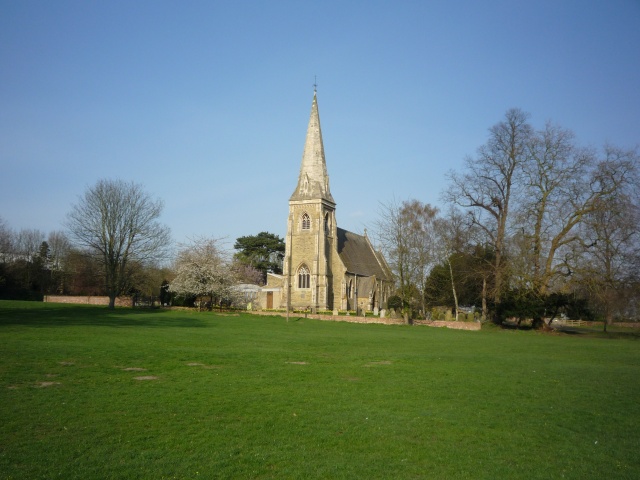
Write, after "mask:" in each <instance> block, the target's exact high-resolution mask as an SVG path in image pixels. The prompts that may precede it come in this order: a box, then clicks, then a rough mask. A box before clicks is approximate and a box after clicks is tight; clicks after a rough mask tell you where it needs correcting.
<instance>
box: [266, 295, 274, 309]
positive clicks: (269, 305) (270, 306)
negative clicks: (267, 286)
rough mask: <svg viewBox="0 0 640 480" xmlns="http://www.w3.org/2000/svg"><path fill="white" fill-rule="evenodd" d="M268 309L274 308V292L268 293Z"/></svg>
mask: <svg viewBox="0 0 640 480" xmlns="http://www.w3.org/2000/svg"><path fill="white" fill-rule="evenodd" d="M267 308H273V292H267Z"/></svg>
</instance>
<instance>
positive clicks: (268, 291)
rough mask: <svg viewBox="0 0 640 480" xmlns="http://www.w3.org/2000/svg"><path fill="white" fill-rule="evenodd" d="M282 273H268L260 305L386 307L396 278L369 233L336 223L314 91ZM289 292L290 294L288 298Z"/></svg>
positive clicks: (292, 206)
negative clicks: (361, 233)
mask: <svg viewBox="0 0 640 480" xmlns="http://www.w3.org/2000/svg"><path fill="white" fill-rule="evenodd" d="M285 243H286V251H285V257H284V265H283V274H282V275H275V274H269V275H267V285H266V286H265V287H264V288H263V289H262V291H261V293H260V304H261V306H262V308H268V309H270V308H286V307H287V306H290V307H291V308H294V309H303V308H308V309H309V310H311V311H314V312H315V311H318V310H332V311H333V310H356V309H358V310H365V311H372V310H378V309H381V308H385V307H386V302H387V299H388V297H389V295H390V294H391V290H392V288H393V278H392V274H391V271H390V269H389V267H388V266H387V263H386V261H385V259H384V258H383V256H382V254H381V253H380V252H378V251H376V250H375V249H374V247H373V245H372V244H371V242H370V241H369V238H368V237H367V233H366V230H365V232H364V235H358V234H355V233H352V232H349V231H347V230H344V229H342V228H338V226H337V223H336V203H335V201H334V199H333V196H332V195H331V191H330V190H329V175H328V174H327V165H326V160H325V156H324V145H323V143H322V130H321V128H320V115H319V113H318V100H317V94H316V92H314V95H313V103H312V105H311V116H310V118H309V126H308V128H307V138H306V141H305V145H304V152H303V154H302V163H301V166H300V175H299V177H298V185H297V186H296V189H295V191H294V192H293V194H292V195H291V198H290V199H289V218H288V223H287V237H286V239H285ZM287 297H290V300H289V301H288V300H287Z"/></svg>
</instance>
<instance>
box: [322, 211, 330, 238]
mask: <svg viewBox="0 0 640 480" xmlns="http://www.w3.org/2000/svg"><path fill="white" fill-rule="evenodd" d="M324 233H325V235H331V218H330V217H329V214H328V213H327V214H325V216H324Z"/></svg>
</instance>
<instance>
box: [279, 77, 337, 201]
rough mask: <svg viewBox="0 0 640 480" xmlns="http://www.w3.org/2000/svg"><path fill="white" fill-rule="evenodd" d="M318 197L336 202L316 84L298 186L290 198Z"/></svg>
mask: <svg viewBox="0 0 640 480" xmlns="http://www.w3.org/2000/svg"><path fill="white" fill-rule="evenodd" d="M317 199H322V200H327V201H329V202H331V203H335V201H334V200H333V197H332V196H331V192H330V191H329V175H328V174H327V162H326V160H325V158H324V145H323V143H322V129H321V128H320V114H319V113H318V99H317V92H316V91H315V85H314V92H313V103H312V104H311V115H310V117H309V126H308V127H307V139H306V141H305V143H304V152H303V153H302V164H301V165H300V175H299V177H298V186H297V187H296V190H295V191H294V192H293V195H291V198H290V200H317Z"/></svg>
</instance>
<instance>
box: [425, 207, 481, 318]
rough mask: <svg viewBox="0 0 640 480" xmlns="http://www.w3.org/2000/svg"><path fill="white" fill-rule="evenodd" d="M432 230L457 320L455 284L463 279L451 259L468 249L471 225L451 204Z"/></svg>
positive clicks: (456, 289) (458, 312)
mask: <svg viewBox="0 0 640 480" xmlns="http://www.w3.org/2000/svg"><path fill="white" fill-rule="evenodd" d="M434 230H435V237H436V239H435V242H434V250H435V254H436V255H437V257H438V259H440V260H442V261H444V263H446V265H447V269H448V271H449V280H450V284H451V293H452V296H453V302H454V311H455V319H456V321H458V318H459V315H460V305H459V303H458V288H457V284H458V283H460V282H461V281H463V280H464V279H463V278H458V274H457V273H454V266H453V264H452V259H453V256H454V255H456V254H461V253H464V252H465V251H467V250H469V247H470V245H471V238H472V236H473V226H470V225H469V224H468V221H467V219H466V218H465V216H464V215H462V214H461V213H460V211H458V210H457V209H456V208H455V207H454V206H453V205H451V206H450V208H449V210H448V211H447V212H446V215H445V216H443V217H441V218H439V219H437V220H436V223H435V229H434ZM473 273H474V272H465V274H466V275H467V276H469V275H473ZM483 305H484V306H485V308H486V301H484V299H483Z"/></svg>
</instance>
